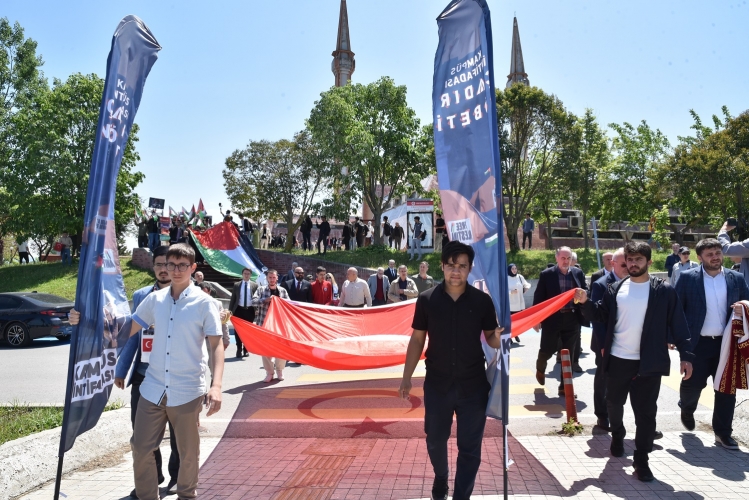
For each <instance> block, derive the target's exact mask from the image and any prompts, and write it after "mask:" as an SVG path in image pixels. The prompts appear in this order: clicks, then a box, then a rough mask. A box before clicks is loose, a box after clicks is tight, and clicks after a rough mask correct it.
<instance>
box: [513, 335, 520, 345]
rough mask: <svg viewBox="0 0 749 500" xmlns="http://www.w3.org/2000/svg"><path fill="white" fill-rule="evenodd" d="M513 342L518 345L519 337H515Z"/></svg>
mask: <svg viewBox="0 0 749 500" xmlns="http://www.w3.org/2000/svg"><path fill="white" fill-rule="evenodd" d="M513 340H514V341H515V343H516V344H519V343H520V335H518V336H517V337H515V338H514V339H513Z"/></svg>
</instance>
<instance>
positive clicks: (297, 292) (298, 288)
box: [281, 266, 312, 302]
mask: <svg viewBox="0 0 749 500" xmlns="http://www.w3.org/2000/svg"><path fill="white" fill-rule="evenodd" d="M281 286H282V287H284V288H285V289H286V291H287V292H289V299H291V300H293V301H295V302H312V287H311V286H310V284H309V281H307V280H305V279H304V269H303V268H301V267H299V266H297V267H295V268H294V279H291V280H286V281H284V282H283V283H281Z"/></svg>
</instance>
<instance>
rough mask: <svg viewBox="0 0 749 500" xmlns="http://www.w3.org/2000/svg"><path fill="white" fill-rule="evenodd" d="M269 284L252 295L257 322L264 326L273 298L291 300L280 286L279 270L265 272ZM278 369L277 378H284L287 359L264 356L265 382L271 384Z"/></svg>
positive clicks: (260, 287)
mask: <svg viewBox="0 0 749 500" xmlns="http://www.w3.org/2000/svg"><path fill="white" fill-rule="evenodd" d="M265 275H266V277H267V279H268V284H267V285H265V286H263V285H261V286H259V287H258V288H257V290H256V291H255V295H254V296H253V297H252V305H253V306H255V308H256V309H257V311H256V314H255V324H256V325H260V326H263V322H264V321H265V316H266V315H267V314H268V307H269V306H270V301H271V298H273V297H279V298H281V299H284V300H289V294H288V292H287V291H286V289H285V288H283V287H281V286H278V271H276V270H275V269H268V271H266V273H265ZM274 367H275V370H276V378H277V379H278V380H279V381H280V380H283V369H284V368H286V360H285V359H281V358H275V362H274V361H273V360H271V358H270V357H269V356H263V368H265V379H264V380H263V382H265V383H266V384H269V383H270V382H271V381H272V380H273V368H274Z"/></svg>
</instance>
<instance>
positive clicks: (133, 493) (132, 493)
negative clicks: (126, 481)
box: [130, 488, 138, 498]
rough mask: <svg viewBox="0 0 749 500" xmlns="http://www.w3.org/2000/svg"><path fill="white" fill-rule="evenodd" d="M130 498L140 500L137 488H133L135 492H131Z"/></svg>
mask: <svg viewBox="0 0 749 500" xmlns="http://www.w3.org/2000/svg"><path fill="white" fill-rule="evenodd" d="M130 498H138V494H137V493H135V488H133V491H131V492H130Z"/></svg>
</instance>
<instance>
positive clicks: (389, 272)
mask: <svg viewBox="0 0 749 500" xmlns="http://www.w3.org/2000/svg"><path fill="white" fill-rule="evenodd" d="M385 276H387V277H388V279H389V280H390V283H392V282H393V281H395V280H397V279H398V268H397V267H394V268H393V269H392V270H391V269H390V266H388V267H386V268H385Z"/></svg>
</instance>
